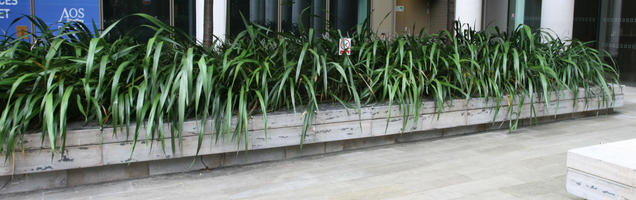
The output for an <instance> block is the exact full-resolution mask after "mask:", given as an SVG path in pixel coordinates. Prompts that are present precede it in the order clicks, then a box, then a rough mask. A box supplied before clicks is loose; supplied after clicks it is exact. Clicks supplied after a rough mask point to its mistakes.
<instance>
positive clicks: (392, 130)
mask: <svg viewBox="0 0 636 200" xmlns="http://www.w3.org/2000/svg"><path fill="white" fill-rule="evenodd" d="M613 89H614V90H615V101H614V104H613V105H604V104H601V103H600V102H599V100H598V98H596V97H591V98H587V99H586V98H585V96H584V95H585V94H584V92H583V91H582V90H581V92H579V93H578V95H577V96H574V95H573V94H572V93H570V92H562V93H561V94H559V95H557V94H556V93H555V94H554V95H552V99H551V101H550V103H549V104H548V105H547V109H546V105H545V102H544V101H543V100H542V99H541V98H538V97H537V98H535V99H533V100H532V101H533V102H534V109H535V111H536V116H537V117H542V116H550V115H557V114H559V115H561V114H568V113H579V112H589V111H595V110H606V109H611V108H614V107H620V106H622V105H623V93H622V90H621V88H620V87H619V86H615V87H614V88H613ZM574 101H576V104H574ZM525 102H526V103H525V104H524V105H522V107H521V109H520V110H519V109H517V107H518V105H508V102H507V100H505V99H504V100H503V101H502V102H501V103H502V104H503V106H502V107H501V109H500V111H499V114H498V115H497V117H496V118H495V108H496V107H497V106H496V103H495V102H494V101H489V102H486V101H485V100H484V99H481V98H475V99H470V100H459V99H458V100H453V101H452V102H449V103H447V104H446V105H445V108H444V109H443V110H444V111H443V112H441V113H439V115H438V113H437V109H436V108H435V105H434V103H433V102H432V101H428V102H424V103H423V106H422V110H421V112H420V113H421V116H420V118H419V120H418V121H413V120H409V122H408V123H407V126H406V129H404V130H403V117H402V116H401V112H400V108H399V106H393V107H392V108H391V118H389V119H388V122H389V125H388V129H386V128H387V118H388V113H389V107H388V106H387V105H370V106H365V107H363V108H362V109H361V113H360V115H358V113H357V112H356V111H355V110H354V109H346V108H343V107H341V106H335V105H323V106H321V109H320V111H319V112H317V113H316V118H315V120H314V123H313V125H312V126H311V128H310V130H309V131H308V132H307V135H306V137H305V139H304V144H312V143H328V142H334V141H342V140H351V139H359V138H369V137H376V136H387V135H392V134H401V133H405V132H419V131H429V130H435V129H445V128H452V127H461V126H469V125H478V124H489V123H492V122H503V121H506V120H509V118H508V115H507V114H505V112H507V111H508V109H509V108H510V109H512V110H513V112H515V113H517V112H520V113H521V115H520V118H521V119H526V118H529V117H530V113H531V112H530V100H526V101H525ZM302 122H303V114H302V113H291V112H275V113H268V122H267V125H268V132H267V136H266V135H265V132H264V121H263V119H262V117H261V116H254V117H253V118H252V119H250V123H249V130H250V131H249V137H248V144H249V150H259V149H270V148H277V147H288V146H297V145H299V144H300V138H301V134H300V133H301V130H302ZM207 123H208V126H207V127H208V129H209V127H211V126H210V124H212V121H208V122H207ZM200 127H201V126H200V121H188V122H186V123H185V124H184V133H183V134H184V135H183V137H182V138H183V140H182V143H181V145H180V146H178V147H177V150H176V152H174V153H173V152H172V151H171V150H170V149H171V146H170V141H169V138H167V139H166V148H165V152H164V151H163V150H162V148H161V145H160V142H159V141H154V143H153V144H152V145H151V144H145V143H144V142H143V141H144V138H143V134H140V137H141V138H140V139H139V141H138V144H137V147H136V150H135V151H134V154H133V155H132V157H131V154H130V151H131V148H132V143H133V142H132V141H131V140H130V139H126V138H125V133H124V132H122V131H121V130H120V131H118V133H119V134H117V135H114V134H113V132H114V130H113V129H112V128H106V129H104V130H103V131H100V130H99V129H81V130H71V131H69V132H68V133H67V150H66V152H65V154H64V156H61V154H59V153H57V154H55V157H53V159H51V150H50V148H49V146H48V144H46V142H45V143H44V144H43V145H42V143H41V140H40V134H30V135H25V137H24V143H25V144H24V153H22V150H18V151H17V152H16V153H15V156H14V157H13V158H9V159H8V160H9V161H8V162H5V163H4V164H3V165H1V166H0V176H8V175H18V174H30V173H38V172H51V171H58V170H69V169H78V168H89V167H98V166H108V165H117V164H122V163H136V162H144V161H157V160H166V159H174V158H185V157H192V156H195V154H196V146H197V140H198V134H199V128H200ZM141 129H142V130H141V133H145V130H144V128H143V127H142V128H141ZM167 129H168V128H167V127H166V130H167ZM131 130H134V127H131ZM211 134H212V133H211V132H209V131H207V132H206V137H205V138H204V141H203V146H202V148H201V151H200V152H199V155H211V154H222V153H228V152H237V151H243V150H245V149H244V145H237V143H236V142H235V141H229V140H223V141H215V140H214V139H213V137H212V135H211ZM100 137H102V139H100ZM100 140H101V141H100Z"/></svg>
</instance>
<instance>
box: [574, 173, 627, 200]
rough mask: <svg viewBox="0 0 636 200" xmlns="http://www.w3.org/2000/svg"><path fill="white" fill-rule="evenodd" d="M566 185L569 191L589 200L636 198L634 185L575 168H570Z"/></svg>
mask: <svg viewBox="0 0 636 200" xmlns="http://www.w3.org/2000/svg"><path fill="white" fill-rule="evenodd" d="M565 186H566V189H567V191H568V192H569V193H571V194H573V195H576V196H578V197H581V198H584V199H589V200H602V199H621V200H627V199H636V188H634V187H629V186H626V185H624V184H620V183H617V182H614V181H611V180H607V179H604V178H600V177H598V176H594V175H590V174H587V173H584V172H581V171H578V170H574V169H568V173H567V180H566V185H565Z"/></svg>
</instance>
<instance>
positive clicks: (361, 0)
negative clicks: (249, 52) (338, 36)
mask: <svg viewBox="0 0 636 200" xmlns="http://www.w3.org/2000/svg"><path fill="white" fill-rule="evenodd" d="M229 4H230V5H229V26H230V27H229V34H230V35H232V36H235V35H237V34H238V33H240V32H241V31H243V30H245V25H244V22H243V19H242V17H241V16H244V17H245V19H246V20H248V21H249V22H251V23H255V24H259V25H262V26H265V27H267V28H269V29H271V30H273V31H286V32H289V31H296V30H298V29H299V28H300V27H301V25H302V27H304V28H313V29H314V30H315V31H316V33H317V34H316V35H319V34H322V33H323V32H324V29H325V28H326V27H327V26H330V27H332V28H337V29H340V30H341V31H343V33H346V32H349V31H352V30H355V27H356V26H357V25H358V24H362V23H364V22H365V20H366V19H367V17H368V16H369V12H368V10H369V0H329V1H327V0H235V1H230V2H229ZM279 9H280V10H279ZM327 13H330V14H329V15H327Z"/></svg>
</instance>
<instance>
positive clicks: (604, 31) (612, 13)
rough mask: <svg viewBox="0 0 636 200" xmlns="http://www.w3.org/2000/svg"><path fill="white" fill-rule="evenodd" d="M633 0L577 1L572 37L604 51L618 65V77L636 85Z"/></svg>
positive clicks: (635, 20) (635, 38) (634, 2)
mask: <svg viewBox="0 0 636 200" xmlns="http://www.w3.org/2000/svg"><path fill="white" fill-rule="evenodd" d="M634 9H636V1H631V0H629V1H628V0H576V2H575V4H574V28H573V36H574V38H576V39H579V40H582V41H597V43H592V45H594V46H596V47H598V48H599V49H602V50H606V51H607V52H609V54H610V55H611V56H612V57H613V58H614V61H615V62H616V64H617V65H618V67H619V72H620V77H621V80H622V81H624V82H625V83H626V84H629V85H635V84H636V67H634V66H636V13H635V12H633V10H634Z"/></svg>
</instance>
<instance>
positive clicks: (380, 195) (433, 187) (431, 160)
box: [0, 88, 636, 200]
mask: <svg viewBox="0 0 636 200" xmlns="http://www.w3.org/2000/svg"><path fill="white" fill-rule="evenodd" d="M625 92H626V95H625V106H624V107H623V108H620V109H618V113H616V114H612V115H609V116H600V117H590V118H584V119H577V120H569V121H564V122H558V123H551V124H545V125H540V126H535V127H529V128H522V129H520V130H518V131H515V132H514V133H513V134H509V133H508V132H507V131H505V130H504V131H492V132H488V133H483V134H476V135H470V136H463V137H455V138H448V139H442V140H435V141H422V142H416V143H407V144H397V145H390V146H384V147H378V148H371V149H363V150H357V151H349V152H342V153H336V154H330V155H324V156H315V157H308V158H301V159H295V160H289V161H280V162H272V163H263V164H256V165H250V166H243V167H231V168H224V169H217V170H212V171H204V172H193V173H185V174H175V175H168V176H158V177H151V178H145V179H138V180H128V181H119V182H113V183H106V184H98V185H88V186H81V187H75V188H67V189H61V190H49V191H41V192H33V193H28V194H20V195H18V196H5V197H4V199H25V200H26V199H64V200H72V199H108V200H112V199H144V200H146V199H148V200H149V199H179V200H186V199H276V200H278V199H435V200H443V199H513V200H514V199H575V197H573V196H570V195H568V194H567V193H566V191H565V186H564V185H565V172H566V167H565V158H566V151H567V150H568V149H571V148H575V147H582V146H588V145H593V144H599V143H605V142H612V141H618V140H625V139H631V138H636V88H626V90H625ZM0 199H3V197H0Z"/></svg>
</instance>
